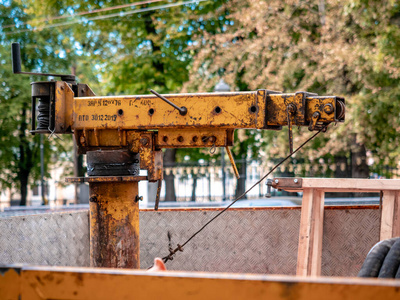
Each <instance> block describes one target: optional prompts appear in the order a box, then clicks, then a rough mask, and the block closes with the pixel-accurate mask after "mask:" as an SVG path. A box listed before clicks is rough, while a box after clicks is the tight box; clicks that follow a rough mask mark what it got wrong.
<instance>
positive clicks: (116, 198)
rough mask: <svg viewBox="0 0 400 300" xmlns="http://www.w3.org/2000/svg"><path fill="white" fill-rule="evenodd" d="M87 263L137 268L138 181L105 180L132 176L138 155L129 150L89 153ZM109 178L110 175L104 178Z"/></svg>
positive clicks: (137, 165) (137, 162)
mask: <svg viewBox="0 0 400 300" xmlns="http://www.w3.org/2000/svg"><path fill="white" fill-rule="evenodd" d="M87 158H88V175H89V176H100V177H97V178H98V180H96V182H90V183H89V190H90V265H91V266H92V267H107V268H132V269H139V268H140V260H139V204H138V201H137V199H138V197H137V196H138V182H137V181H129V182H123V181H122V182H120V181H117V182H116V181H115V180H113V181H108V180H109V178H110V177H109V176H114V178H116V177H115V176H127V175H128V176H135V175H137V174H138V172H139V159H138V155H132V154H130V153H129V152H128V151H93V152H88V156H87ZM107 177H109V178H107Z"/></svg>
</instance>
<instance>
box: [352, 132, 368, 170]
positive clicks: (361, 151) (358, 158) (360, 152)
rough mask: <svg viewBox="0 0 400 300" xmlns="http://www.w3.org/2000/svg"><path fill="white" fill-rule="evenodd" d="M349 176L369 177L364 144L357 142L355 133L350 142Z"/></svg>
mask: <svg viewBox="0 0 400 300" xmlns="http://www.w3.org/2000/svg"><path fill="white" fill-rule="evenodd" d="M351 177H352V178H369V167H368V165H367V151H366V149H365V145H364V144H359V143H357V141H356V136H355V135H354V137H353V140H352V144H351Z"/></svg>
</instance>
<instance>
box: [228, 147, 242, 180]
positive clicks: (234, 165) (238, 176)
mask: <svg viewBox="0 0 400 300" xmlns="http://www.w3.org/2000/svg"><path fill="white" fill-rule="evenodd" d="M225 150H226V153H228V157H229V160H230V162H231V165H232V169H233V172H234V173H235V176H236V179H239V178H240V175H239V172H238V169H237V168H236V164H235V160H234V159H233V155H232V152H231V149H229V147H228V146H226V147H225Z"/></svg>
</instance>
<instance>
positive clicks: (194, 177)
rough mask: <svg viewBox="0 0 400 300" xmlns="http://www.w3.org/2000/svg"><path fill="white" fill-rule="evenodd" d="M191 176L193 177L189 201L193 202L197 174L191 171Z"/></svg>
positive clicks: (194, 199)
mask: <svg viewBox="0 0 400 300" xmlns="http://www.w3.org/2000/svg"><path fill="white" fill-rule="evenodd" d="M192 178H193V185H192V197H191V199H190V201H193V202H195V201H196V188H197V175H196V174H194V172H192Z"/></svg>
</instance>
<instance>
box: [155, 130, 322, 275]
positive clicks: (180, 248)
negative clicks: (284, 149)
mask: <svg viewBox="0 0 400 300" xmlns="http://www.w3.org/2000/svg"><path fill="white" fill-rule="evenodd" d="M327 127H328V125H326V126H324V127H322V128H321V129H320V130H319V131H318V132H316V133H315V134H313V135H312V136H311V137H310V138H308V139H307V140H306V141H305V142H304V143H303V144H301V145H300V146H299V147H298V148H297V149H296V150H294V151H293V152H292V153H290V154H289V155H288V156H286V157H285V158H284V159H283V160H281V161H280V162H279V163H278V164H276V165H275V166H274V167H273V168H272V169H271V170H270V171H269V172H268V173H267V174H265V175H264V176H263V177H262V178H261V179H260V180H258V181H257V182H256V183H255V184H253V185H252V186H251V187H250V188H249V189H248V190H246V191H245V192H244V193H243V194H242V195H240V196H238V197H237V198H236V199H235V200H234V201H233V202H232V203H231V204H229V205H228V206H227V207H225V208H224V209H223V210H222V211H220V212H219V213H218V214H216V215H215V216H214V217H213V218H211V219H210V220H209V221H208V222H207V223H206V224H204V225H203V226H202V227H201V228H200V229H199V230H198V231H196V232H195V233H194V234H193V235H192V236H191V237H189V238H188V239H187V240H186V242H184V243H183V244H182V245H180V244H178V245H177V247H176V248H175V249H172V248H171V247H170V248H169V249H168V250H169V255H167V256H164V257H163V258H162V259H163V261H164V263H166V262H167V261H168V260H173V256H174V255H175V254H176V252H178V251H181V252H182V251H183V247H184V246H185V245H187V243H189V242H190V241H191V240H192V239H193V238H194V237H195V236H196V235H198V234H199V233H200V232H202V231H203V230H204V229H205V228H206V227H207V226H208V225H209V224H210V223H211V222H213V221H214V220H215V219H216V218H218V217H219V216H220V215H222V214H223V213H224V212H226V211H227V210H228V209H229V208H230V207H231V206H232V205H233V204H235V203H236V202H237V201H238V200H240V199H242V198H243V197H244V196H245V195H246V194H247V193H248V192H250V191H251V190H252V189H253V188H254V187H256V186H257V185H259V184H260V183H261V182H262V181H263V180H264V179H265V178H267V177H268V176H269V175H270V174H271V173H272V172H274V171H275V170H276V169H277V168H278V167H279V166H280V165H282V164H283V163H284V162H285V161H287V160H288V159H289V158H290V157H292V156H293V155H294V154H295V153H296V152H297V151H299V150H300V149H301V148H303V147H304V146H305V145H306V144H307V143H308V142H310V141H311V140H312V139H314V138H315V137H316V136H317V135H318V134H319V133H320V132H321V131H325V130H326V128H327ZM150 268H151V267H150Z"/></svg>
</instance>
